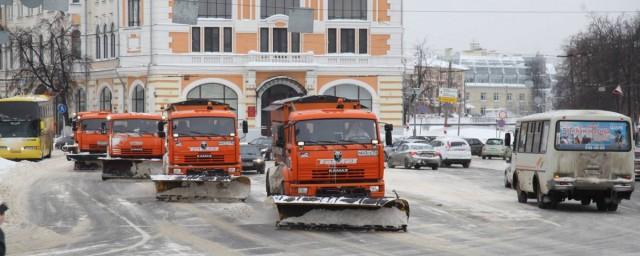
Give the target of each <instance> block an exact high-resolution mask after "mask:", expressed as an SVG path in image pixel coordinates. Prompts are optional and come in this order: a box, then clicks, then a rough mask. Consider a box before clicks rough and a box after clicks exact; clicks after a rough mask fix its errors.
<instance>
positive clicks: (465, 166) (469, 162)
mask: <svg viewBox="0 0 640 256" xmlns="http://www.w3.org/2000/svg"><path fill="white" fill-rule="evenodd" d="M470 165H471V161H467V162H464V163H462V167H464V168H469V166H470Z"/></svg>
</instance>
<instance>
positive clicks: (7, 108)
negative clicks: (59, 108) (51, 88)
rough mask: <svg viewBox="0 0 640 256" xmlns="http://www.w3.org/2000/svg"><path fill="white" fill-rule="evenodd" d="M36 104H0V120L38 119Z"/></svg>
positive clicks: (20, 102) (21, 102) (18, 102)
mask: <svg viewBox="0 0 640 256" xmlns="http://www.w3.org/2000/svg"><path fill="white" fill-rule="evenodd" d="M38 109H39V108H38V103H36V102H23V101H17V102H0V120H35V119H39V118H38Z"/></svg>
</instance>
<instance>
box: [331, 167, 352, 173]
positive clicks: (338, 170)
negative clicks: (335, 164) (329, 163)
mask: <svg viewBox="0 0 640 256" xmlns="http://www.w3.org/2000/svg"><path fill="white" fill-rule="evenodd" d="M347 172H349V169H347V168H332V169H329V173H334V174H337V173H347Z"/></svg>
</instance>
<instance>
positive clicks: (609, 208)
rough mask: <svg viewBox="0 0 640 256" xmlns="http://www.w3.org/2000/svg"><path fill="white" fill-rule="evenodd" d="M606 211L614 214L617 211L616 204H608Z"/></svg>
mask: <svg viewBox="0 0 640 256" xmlns="http://www.w3.org/2000/svg"><path fill="white" fill-rule="evenodd" d="M607 210H609V211H610V212H615V211H617V210H618V204H617V203H610V204H609V207H608V208H607Z"/></svg>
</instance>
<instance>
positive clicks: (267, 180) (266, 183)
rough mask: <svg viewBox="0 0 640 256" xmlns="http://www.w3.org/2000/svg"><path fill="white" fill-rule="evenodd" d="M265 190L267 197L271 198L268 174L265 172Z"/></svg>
mask: <svg viewBox="0 0 640 256" xmlns="http://www.w3.org/2000/svg"><path fill="white" fill-rule="evenodd" d="M264 183H265V188H266V189H265V190H266V191H267V196H271V186H270V185H269V172H267V176H266V180H265V182H264Z"/></svg>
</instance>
